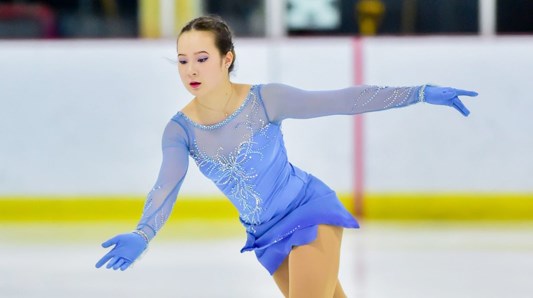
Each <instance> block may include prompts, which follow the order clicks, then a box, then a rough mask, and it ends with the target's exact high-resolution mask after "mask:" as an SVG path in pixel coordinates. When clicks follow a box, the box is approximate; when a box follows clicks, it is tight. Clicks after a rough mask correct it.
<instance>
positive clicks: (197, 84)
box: [189, 82, 202, 89]
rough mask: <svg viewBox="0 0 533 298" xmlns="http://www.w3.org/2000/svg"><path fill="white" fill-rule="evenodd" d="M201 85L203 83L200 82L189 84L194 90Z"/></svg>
mask: <svg viewBox="0 0 533 298" xmlns="http://www.w3.org/2000/svg"><path fill="white" fill-rule="evenodd" d="M200 84H202V83H200V82H190V83H189V85H190V86H191V87H192V88H194V89H196V88H198V87H200Z"/></svg>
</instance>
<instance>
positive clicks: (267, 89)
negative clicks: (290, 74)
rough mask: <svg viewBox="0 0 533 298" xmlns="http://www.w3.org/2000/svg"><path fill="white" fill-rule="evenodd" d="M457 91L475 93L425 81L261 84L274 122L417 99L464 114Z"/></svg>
mask: <svg viewBox="0 0 533 298" xmlns="http://www.w3.org/2000/svg"><path fill="white" fill-rule="evenodd" d="M460 95H468V96H476V95H477V93H475V92H472V91H464V90H458V89H453V88H444V87H436V86H427V85H424V86H415V87H379V86H369V85H361V86H353V87H349V88H345V89H339V90H329V91H306V90H301V89H298V88H294V87H291V86H287V85H283V84H267V85H264V86H262V88H261V97H262V99H263V102H264V104H265V109H266V111H267V114H268V116H269V119H270V121H271V122H274V123H279V122H281V121H282V120H283V119H286V118H297V119H305V118H314V117H321V116H328V115H354V114H360V113H367V112H373V111H381V110H387V109H391V108H400V107H405V106H408V105H411V104H415V103H418V102H428V103H431V104H438V105H448V106H452V107H454V108H456V109H457V110H458V111H459V112H461V113H462V114H463V115H465V116H467V115H468V113H469V111H468V110H467V109H466V107H465V106H464V105H463V104H462V102H461V101H460V100H459V98H458V96H460Z"/></svg>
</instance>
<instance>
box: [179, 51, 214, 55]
mask: <svg viewBox="0 0 533 298" xmlns="http://www.w3.org/2000/svg"><path fill="white" fill-rule="evenodd" d="M202 53H205V54H208V55H209V53H208V52H206V51H198V52H195V53H194V55H198V54H202ZM178 56H187V55H185V54H178Z"/></svg>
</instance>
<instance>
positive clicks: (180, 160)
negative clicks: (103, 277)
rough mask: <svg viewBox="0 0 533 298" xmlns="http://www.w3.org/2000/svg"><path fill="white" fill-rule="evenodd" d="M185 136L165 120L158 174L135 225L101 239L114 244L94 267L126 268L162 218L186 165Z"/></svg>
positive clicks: (105, 245) (179, 127) (162, 221)
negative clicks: (123, 231) (130, 229)
mask: <svg viewBox="0 0 533 298" xmlns="http://www.w3.org/2000/svg"><path fill="white" fill-rule="evenodd" d="M185 140H186V134H185V131H184V129H183V128H182V127H181V126H180V125H179V124H177V123H175V122H172V121H171V122H169V124H168V125H167V127H166V128H165V132H164V133H163V141H162V147H163V148H162V149H163V162H162V164H161V169H160V171H159V176H158V178H157V181H156V183H155V186H154V187H153V188H152V190H151V191H150V193H149V194H148V197H147V199H146V202H145V205H144V211H143V215H142V217H141V220H140V221H139V224H138V225H137V229H136V230H135V231H133V232H131V233H125V234H120V235H117V236H115V237H113V238H111V239H109V240H107V241H106V242H104V243H102V246H103V247H110V246H114V247H113V249H112V250H111V251H110V252H108V253H107V254H106V255H105V256H104V257H103V258H101V259H100V260H99V261H98V263H96V267H97V268H100V267H101V266H103V265H104V264H105V263H107V268H113V269H114V270H117V269H121V270H126V269H127V268H128V267H129V266H130V265H131V264H132V263H133V262H135V260H136V259H137V258H138V257H139V256H140V255H141V253H142V252H143V251H144V250H145V249H146V248H147V246H148V242H150V240H151V239H152V238H153V237H154V236H155V235H156V234H157V232H158V231H159V230H160V229H161V227H162V226H163V224H164V223H165V222H166V220H167V219H168V216H169V215H170V212H171V211H172V207H173V206H174V202H175V201H176V197H177V195H178V192H179V189H180V187H181V184H182V182H183V179H184V178H185V174H186V172H187V168H188V162H189V155H188V150H187V145H186V143H185Z"/></svg>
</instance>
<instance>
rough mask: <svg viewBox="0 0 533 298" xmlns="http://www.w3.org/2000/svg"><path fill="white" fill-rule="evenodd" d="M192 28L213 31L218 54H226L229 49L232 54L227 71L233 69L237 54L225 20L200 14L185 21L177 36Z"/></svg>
mask: <svg viewBox="0 0 533 298" xmlns="http://www.w3.org/2000/svg"><path fill="white" fill-rule="evenodd" d="M192 30H197V31H208V32H211V33H213V35H214V37H215V46H216V47H217V49H218V51H219V52H220V55H221V56H222V55H226V54H227V53H228V52H230V51H231V53H232V54H233V61H231V65H230V67H229V69H228V71H229V72H231V71H233V65H234V64H235V59H236V58H237V56H236V55H235V50H234V48H233V41H232V34H231V30H230V29H229V26H228V24H226V22H224V20H222V18H220V17H219V16H215V15H208V16H202V17H198V18H196V19H193V20H191V21H190V22H189V23H187V25H185V26H184V27H183V28H182V29H181V32H180V34H179V36H181V34H183V33H184V32H188V31H192ZM179 36H178V38H179Z"/></svg>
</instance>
